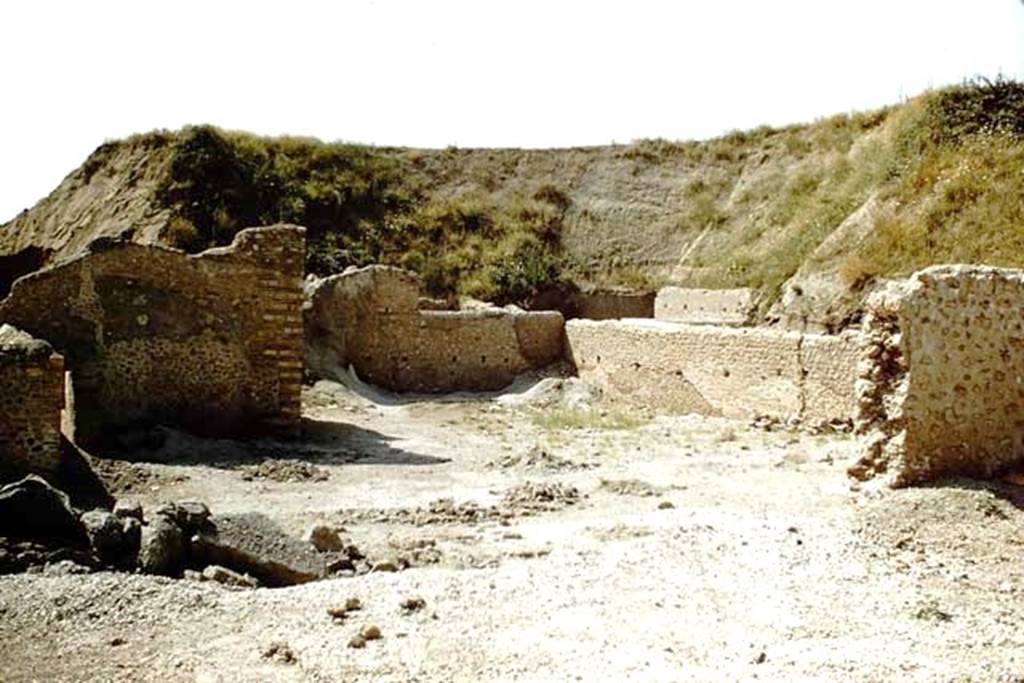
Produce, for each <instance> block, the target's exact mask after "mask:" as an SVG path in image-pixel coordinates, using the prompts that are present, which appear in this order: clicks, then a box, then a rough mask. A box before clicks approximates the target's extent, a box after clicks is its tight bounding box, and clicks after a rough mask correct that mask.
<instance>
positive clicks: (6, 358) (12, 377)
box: [0, 350, 64, 476]
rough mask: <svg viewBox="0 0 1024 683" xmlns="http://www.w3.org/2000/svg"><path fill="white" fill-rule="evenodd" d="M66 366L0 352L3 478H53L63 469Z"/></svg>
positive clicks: (52, 358) (49, 357)
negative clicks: (62, 447)
mask: <svg viewBox="0 0 1024 683" xmlns="http://www.w3.org/2000/svg"><path fill="white" fill-rule="evenodd" d="M63 406H64V362H63V359H62V358H61V357H60V356H59V355H57V354H46V355H43V356H41V357H33V358H28V357H24V356H21V355H19V354H9V353H5V352H4V351H3V350H0V473H2V474H4V475H5V476H6V475H15V476H17V475H20V474H27V473H35V474H41V475H44V476H45V475H49V474H53V473H55V472H56V471H57V470H58V468H59V467H60V461H61V455H60V454H61V448H60V412H61V409H62V408H63Z"/></svg>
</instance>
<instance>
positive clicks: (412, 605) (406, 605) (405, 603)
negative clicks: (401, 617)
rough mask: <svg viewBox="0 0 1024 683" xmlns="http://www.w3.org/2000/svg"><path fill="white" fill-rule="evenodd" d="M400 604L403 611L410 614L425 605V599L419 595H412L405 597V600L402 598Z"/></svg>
mask: <svg viewBox="0 0 1024 683" xmlns="http://www.w3.org/2000/svg"><path fill="white" fill-rule="evenodd" d="M401 606H402V611H403V612H406V613H408V614H411V613H413V612H418V611H419V610H421V609H423V608H424V607H426V606H427V601H426V600H424V599H423V598H421V597H419V596H418V595H414V596H411V597H408V598H406V599H405V600H402V605H401Z"/></svg>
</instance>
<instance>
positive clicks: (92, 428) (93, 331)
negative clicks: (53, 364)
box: [0, 226, 305, 443]
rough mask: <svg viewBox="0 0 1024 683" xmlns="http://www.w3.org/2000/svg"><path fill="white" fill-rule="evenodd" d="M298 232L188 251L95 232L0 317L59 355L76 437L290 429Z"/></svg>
mask: <svg viewBox="0 0 1024 683" xmlns="http://www.w3.org/2000/svg"><path fill="white" fill-rule="evenodd" d="M304 235H305V232H304V230H303V229H302V228H299V227H295V226H274V227H268V228H251V229H248V230H243V231H241V232H239V233H238V234H237V236H236V237H235V240H234V242H233V243H232V244H231V245H230V246H228V247H222V248H216V249H210V250H208V251H205V252H203V253H201V254H197V255H194V256H190V255H186V254H185V253H183V252H180V251H177V250H173V249H166V248H162V247H152V246H142V245H138V244H133V243H129V242H111V241H100V242H97V243H94V244H93V245H91V246H90V248H89V250H88V252H86V253H85V254H83V255H82V256H79V257H77V258H74V259H71V260H69V261H65V262H62V263H59V264H56V265H54V266H51V267H48V268H46V269H44V270H42V271H39V272H37V273H33V274H31V275H28V276H26V277H23V278H21V279H19V280H18V281H16V282H15V284H14V286H13V288H12V290H11V293H10V294H9V296H8V297H7V298H6V299H5V300H3V301H2V302H0V322H8V323H11V324H13V325H16V326H17V327H19V328H21V329H23V330H25V331H27V332H30V333H31V334H32V335H34V336H36V337H39V338H41V339H45V340H47V341H48V342H50V343H51V344H52V345H53V346H54V348H56V349H57V350H58V351H59V352H61V353H62V354H63V355H64V357H65V362H66V365H67V367H68V369H69V370H70V374H71V389H70V392H71V393H72V394H73V402H74V427H75V437H76V439H78V440H79V441H82V442H83V443H88V442H89V441H90V440H92V439H93V438H96V437H98V436H100V435H101V434H103V433H104V432H105V431H107V430H111V429H118V428H122V427H125V426H127V425H130V424H134V423H144V424H153V423H159V424H166V425H170V426H178V427H182V428H185V429H190V430H193V431H198V432H200V433H207V434H233V433H238V432H242V431H244V432H248V431H250V430H252V429H262V428H267V429H290V428H293V427H296V426H297V425H298V423H299V417H300V415H299V413H300V394H301V381H302V369H303V368H302V334H303V330H302V314H301V306H302V273H303V263H304V257H305V236H304Z"/></svg>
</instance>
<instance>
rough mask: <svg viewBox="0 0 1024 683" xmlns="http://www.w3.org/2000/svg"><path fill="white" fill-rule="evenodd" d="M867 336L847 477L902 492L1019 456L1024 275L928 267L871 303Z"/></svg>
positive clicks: (986, 470)
mask: <svg viewBox="0 0 1024 683" xmlns="http://www.w3.org/2000/svg"><path fill="white" fill-rule="evenodd" d="M865 333H866V344H865V346H864V347H863V350H862V355H863V359H862V362H861V365H860V366H859V371H860V372H859V374H860V378H859V379H858V382H857V394H858V406H859V411H858V417H857V431H858V432H859V433H861V434H862V435H863V440H864V453H863V457H862V458H861V460H860V462H858V463H857V464H856V465H854V466H853V467H851V469H850V473H851V475H853V476H856V477H858V478H862V479H863V478H869V477H873V476H879V477H880V478H881V479H882V480H883V481H885V482H887V483H889V484H890V485H893V486H904V485H908V484H915V483H919V482H922V481H926V480H928V479H932V478H935V477H938V476H941V475H946V474H969V475H980V476H985V475H991V474H993V473H997V472H998V471H1000V470H1002V469H1004V468H1007V467H1009V466H1011V465H1015V464H1018V463H1020V462H1021V460H1022V459H1024V271H1019V270H1006V269H1000V268H987V267H982V266H935V267H933V268H928V269H926V270H923V271H921V272H919V273H916V274H915V275H914V276H912V277H911V278H910V279H909V280H907V281H905V282H902V283H897V284H894V285H892V286H890V287H889V288H887V289H885V290H882V291H880V292H878V293H876V294H875V295H873V296H872V297H871V298H870V299H869V301H868V312H867V315H866V317H865Z"/></svg>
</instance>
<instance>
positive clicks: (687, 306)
mask: <svg viewBox="0 0 1024 683" xmlns="http://www.w3.org/2000/svg"><path fill="white" fill-rule="evenodd" d="M753 309H754V290H752V289H746V288H744V289H689V288H685V287H662V288H661V289H660V290H658V295H657V297H656V298H655V300H654V317H655V318H656V319H658V320H668V321H671V322H680V323H692V324H701V325H745V324H747V323H748V322H749V319H750V314H751V311H753Z"/></svg>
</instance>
